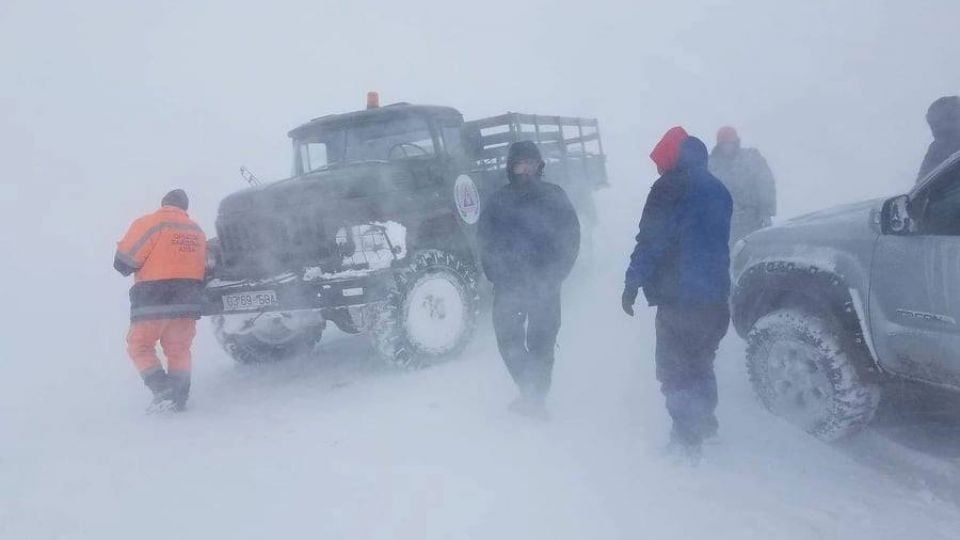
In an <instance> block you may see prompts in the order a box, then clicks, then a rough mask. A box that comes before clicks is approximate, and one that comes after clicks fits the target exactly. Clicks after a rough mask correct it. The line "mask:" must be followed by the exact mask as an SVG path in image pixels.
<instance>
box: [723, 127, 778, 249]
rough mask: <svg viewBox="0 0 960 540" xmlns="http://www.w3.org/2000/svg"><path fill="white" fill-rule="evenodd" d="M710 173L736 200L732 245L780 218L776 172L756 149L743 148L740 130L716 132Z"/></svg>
mask: <svg viewBox="0 0 960 540" xmlns="http://www.w3.org/2000/svg"><path fill="white" fill-rule="evenodd" d="M710 172H711V173H712V174H713V175H714V176H716V177H717V178H718V179H720V181H721V182H723V185H724V186H726V187H727V191H729V192H730V195H731V196H732V197H733V218H732V219H731V222H730V244H731V246H732V245H733V244H736V243H737V241H738V240H740V239H741V238H743V237H744V236H747V235H748V234H750V233H752V232H753V231H756V230H758V229H762V228H764V227H769V226H770V224H771V223H772V222H773V216H775V215H777V186H776V181H775V180H774V178H773V172H772V171H771V170H770V166H769V165H767V160H766V159H764V158H763V155H762V154H760V151H759V150H757V149H756V148H743V147H742V145H741V143H740V135H739V134H737V130H735V129H734V128H732V127H729V126H726V127H722V128H720V130H719V131H718V132H717V145H716V146H715V147H714V148H713V151H712V152H710Z"/></svg>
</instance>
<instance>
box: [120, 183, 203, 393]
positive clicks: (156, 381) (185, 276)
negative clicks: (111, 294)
mask: <svg viewBox="0 0 960 540" xmlns="http://www.w3.org/2000/svg"><path fill="white" fill-rule="evenodd" d="M188 206H189V199H188V198H187V194H186V193H185V192H184V191H183V190H182V189H175V190H173V191H171V192H170V193H168V194H167V195H166V196H165V197H164V198H163V201H162V202H161V207H160V209H159V210H157V211H156V212H153V213H152V214H148V215H146V216H143V217H141V218H140V219H138V220H136V221H134V222H133V224H132V225H131V226H130V229H129V230H128V231H127V234H126V235H125V236H124V237H123V239H122V240H120V242H119V243H118V244H117V254H116V257H115V258H114V261H113V267H114V268H115V269H116V270H117V271H118V272H120V273H121V274H123V275H124V276H129V275H130V274H134V285H133V287H132V288H131V289H130V321H131V324H130V331H129V333H128V334H127V353H128V354H129V355H130V358H131V359H132V360H133V363H134V365H135V366H136V367H137V370H139V372H140V376H141V377H143V382H144V384H146V385H147V388H149V389H150V391H151V392H153V398H154V399H153V407H154V408H159V409H166V408H173V409H174V410H178V411H179V410H183V409H184V407H185V406H186V403H187V398H188V397H189V394H190V360H191V358H190V347H191V345H192V344H193V337H194V335H196V325H197V320H198V319H199V318H200V303H201V293H202V290H203V276H204V271H205V267H206V258H207V239H206V236H204V234H203V230H201V229H200V226H199V225H197V224H196V223H194V222H193V221H192V220H191V219H190V216H188V215H187V208H188ZM158 341H159V342H160V346H161V347H162V348H163V353H164V355H165V356H166V358H167V369H166V370H164V369H163V364H161V363H160V359H159V358H158V357H157V342H158Z"/></svg>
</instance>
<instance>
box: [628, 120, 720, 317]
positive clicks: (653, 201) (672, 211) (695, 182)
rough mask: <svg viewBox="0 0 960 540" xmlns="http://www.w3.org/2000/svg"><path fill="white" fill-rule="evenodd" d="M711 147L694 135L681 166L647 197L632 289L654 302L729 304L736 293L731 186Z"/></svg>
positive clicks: (632, 261) (687, 142)
mask: <svg viewBox="0 0 960 540" xmlns="http://www.w3.org/2000/svg"><path fill="white" fill-rule="evenodd" d="M707 161H708V154H707V147H706V145H704V144H703V142H702V141H701V140H700V139H697V138H695V137H688V138H687V139H686V140H685V141H684V142H683V145H682V146H681V149H680V157H679V160H678V161H677V165H676V167H674V168H673V169H672V170H670V171H667V172H666V173H665V174H664V175H663V176H661V177H660V178H659V179H658V180H657V181H656V183H654V184H653V187H652V188H651V189H650V194H649V195H648V196H647V202H646V205H645V206H644V208H643V216H642V217H641V219H640V233H639V234H637V245H636V247H635V248H634V250H633V254H632V255H631V256H630V266H629V268H627V274H626V288H627V289H629V290H633V291H636V290H637V288H638V287H643V292H644V295H645V296H646V297H647V301H648V302H649V304H650V305H663V304H667V305H670V304H679V305H700V304H725V303H727V301H728V299H729V296H730V250H729V247H728V242H729V240H730V216H731V214H732V212H733V200H732V198H731V196H730V193H729V192H728V191H727V188H726V187H724V185H723V183H722V182H720V180H718V179H717V178H716V177H714V176H713V175H712V174H710V172H709V171H708V170H707Z"/></svg>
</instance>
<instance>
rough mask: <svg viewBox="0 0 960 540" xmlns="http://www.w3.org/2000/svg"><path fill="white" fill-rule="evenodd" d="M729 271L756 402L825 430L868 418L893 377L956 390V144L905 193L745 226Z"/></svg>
mask: <svg viewBox="0 0 960 540" xmlns="http://www.w3.org/2000/svg"><path fill="white" fill-rule="evenodd" d="M733 279H734V283H735V288H734V293H733V298H732V308H733V319H734V325H735V327H736V329H737V333H739V334H740V336H742V337H744V338H745V339H746V340H747V343H748V347H747V368H748V372H749V375H750V379H751V382H752V383H753V386H754V389H755V390H756V392H757V394H758V396H759V397H760V400H761V401H762V402H763V404H764V405H765V406H766V407H767V408H768V409H770V410H771V411H772V412H774V413H775V414H777V415H780V416H782V417H784V418H786V419H788V420H790V421H791V422H793V423H795V424H797V425H799V426H800V427H802V428H803V429H805V430H806V431H808V432H810V433H812V434H814V435H816V436H818V437H820V438H822V439H825V440H834V439H837V438H840V437H842V436H844V435H847V434H850V433H852V432H855V431H857V430H859V429H860V428H862V427H863V426H865V425H867V424H868V423H869V422H870V420H871V419H872V418H873V414H874V412H875V411H876V408H877V405H878V403H879V401H880V395H881V387H882V385H883V384H882V383H884V382H885V381H887V380H889V379H891V378H906V379H911V380H913V381H919V382H923V383H929V384H933V385H936V386H939V387H942V388H946V389H949V390H953V391H957V392H960V153H958V154H955V155H953V156H952V157H951V158H950V159H948V160H947V161H946V162H944V163H943V164H942V165H941V166H939V167H938V168H937V169H935V170H934V171H932V172H931V173H930V174H929V175H928V176H927V177H925V178H924V179H923V180H921V181H920V182H919V183H918V184H917V186H916V187H915V188H914V189H913V191H911V192H910V193H908V194H906V195H901V196H898V197H894V198H892V199H887V200H874V201H868V202H864V203H858V204H853V205H848V206H844V207H839V208H834V209H831V210H826V211H822V212H817V213H814V214H810V215H806V216H802V217H799V218H796V219H793V220H791V221H789V222H786V223H784V224H782V225H778V226H775V227H771V228H768V229H764V230H762V231H758V232H756V233H754V234H752V235H750V236H749V237H747V238H746V239H745V240H744V241H742V242H741V243H740V244H738V245H737V247H736V248H735V249H734V253H733Z"/></svg>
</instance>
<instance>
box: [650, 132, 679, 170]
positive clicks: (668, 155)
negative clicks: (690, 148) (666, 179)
mask: <svg viewBox="0 0 960 540" xmlns="http://www.w3.org/2000/svg"><path fill="white" fill-rule="evenodd" d="M687 137H689V135H687V131H686V130H685V129H683V128H682V127H680V126H676V127H672V128H670V129H669V130H668V131H667V132H666V133H665V134H664V135H663V137H662V138H661V139H660V142H658V143H657V145H656V146H654V147H653V151H652V152H650V159H652V160H653V162H654V163H656V165H657V172H658V173H659V174H661V175H663V174H665V173H667V172H669V171H672V170H673V169H674V168H675V167H676V166H677V161H678V160H679V159H680V147H681V146H682V145H683V141H685V140H686V139H687Z"/></svg>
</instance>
